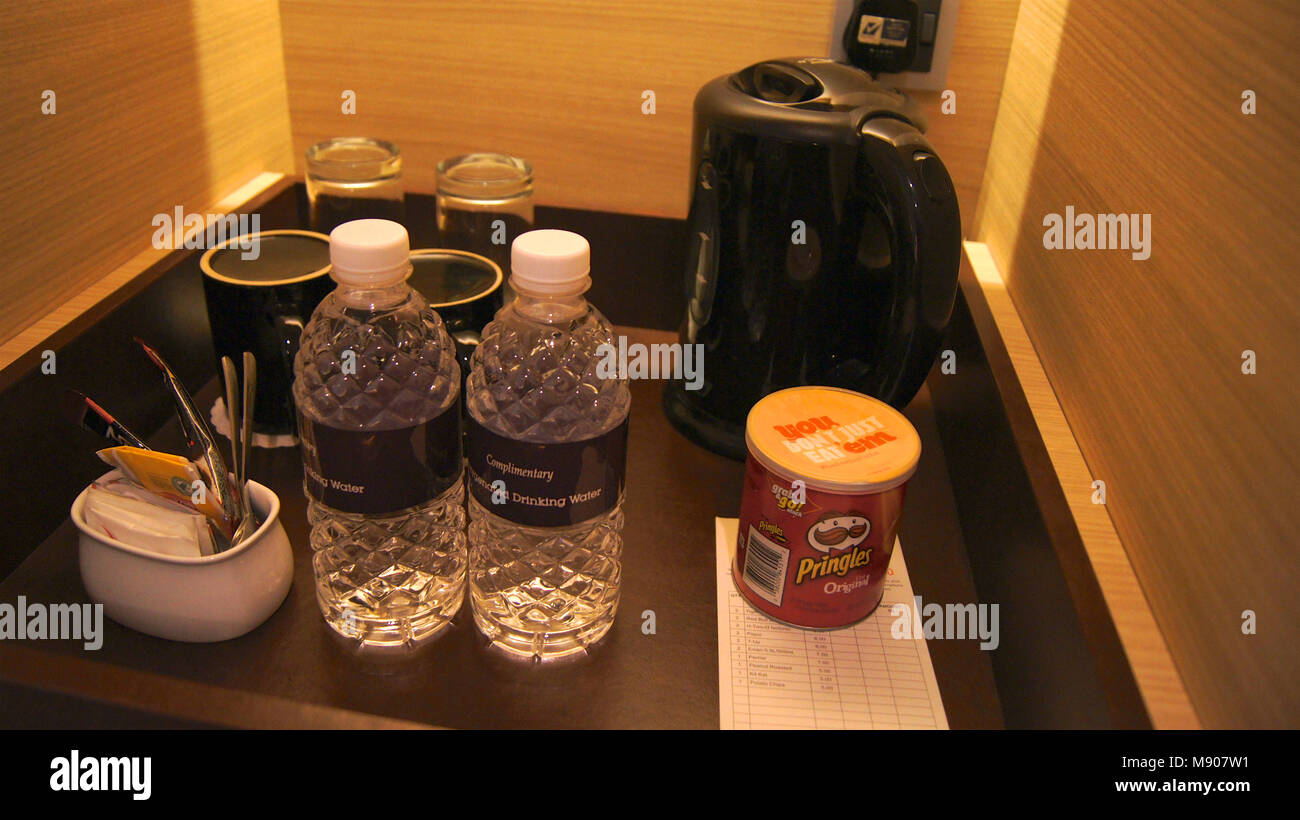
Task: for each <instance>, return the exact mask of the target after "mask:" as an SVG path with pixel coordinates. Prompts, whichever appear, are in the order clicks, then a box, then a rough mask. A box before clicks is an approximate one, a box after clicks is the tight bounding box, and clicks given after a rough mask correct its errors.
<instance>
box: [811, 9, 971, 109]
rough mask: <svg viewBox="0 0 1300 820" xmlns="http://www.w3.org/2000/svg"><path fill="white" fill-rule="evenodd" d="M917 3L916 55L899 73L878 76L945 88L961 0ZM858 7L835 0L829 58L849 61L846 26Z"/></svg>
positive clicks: (914, 85) (889, 80) (932, 88)
mask: <svg viewBox="0 0 1300 820" xmlns="http://www.w3.org/2000/svg"><path fill="white" fill-rule="evenodd" d="M913 1H914V2H915V3H916V5H917V11H918V17H917V32H916V34H917V37H918V38H919V39H918V42H917V48H916V57H915V59H913V60H912V65H911V67H910V69H909V70H907V71H902V72H899V73H897V74H881V75H880V77H879V79H880V80H881V81H883V82H885V83H887V84H889V85H894V86H898V87H899V88H911V89H916V90H922V91H940V90H943V89H944V88H946V85H945V83H946V82H947V79H948V59H949V57H950V56H951V54H952V41H953V38H954V37H955V34H956V30H957V6H958V5H959V0H913ZM856 6H857V0H835V15H834V18H833V19H832V20H831V33H830V43H831V44H830V51H829V53H830V57H831V59H833V60H838V61H840V62H847V61H848V58H847V55H846V54H845V53H844V43H843V38H844V27H845V26H847V25H848V23H849V17H850V15H852V14H853V10H854V8H855V7H856Z"/></svg>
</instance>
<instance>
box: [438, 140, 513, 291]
mask: <svg viewBox="0 0 1300 820" xmlns="http://www.w3.org/2000/svg"><path fill="white" fill-rule="evenodd" d="M437 207H438V245H439V246H440V247H443V248H450V249H453V250H460V251H469V252H470V253H477V254H479V255H480V256H486V257H487V258H488V259H491V260H492V261H493V262H496V263H497V265H499V266H500V267H501V269H502V270H505V271H508V270H510V243H512V242H514V241H515V237H517V236H519V234H521V233H524V232H525V231H529V230H532V227H533V167H532V166H531V165H529V164H528V162H527V161H526V160H522V159H519V158H518V157H511V156H507V155H505V154H485V153H480V154H465V155H464V156H459V157H451V158H450V159H444V160H443V161H442V162H440V163H438V206H437ZM505 300H506V301H508V300H509V294H507V295H506V299H505Z"/></svg>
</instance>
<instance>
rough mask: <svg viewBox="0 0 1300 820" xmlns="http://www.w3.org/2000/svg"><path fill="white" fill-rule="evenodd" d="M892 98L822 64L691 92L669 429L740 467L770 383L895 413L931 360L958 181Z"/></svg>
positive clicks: (853, 72)
mask: <svg viewBox="0 0 1300 820" xmlns="http://www.w3.org/2000/svg"><path fill="white" fill-rule="evenodd" d="M924 128H925V120H924V118H923V117H922V116H921V113H920V111H919V110H918V108H917V107H916V106H915V104H914V103H913V102H912V101H911V100H909V99H908V98H907V97H905V96H904V95H902V94H900V93H898V92H895V91H893V90H891V89H888V88H886V87H884V86H881V85H878V84H877V83H876V82H875V81H873V80H872V79H871V77H870V76H869V75H868V74H867V73H866V72H864V71H861V70H859V69H856V68H853V67H851V66H847V65H842V64H840V63H836V62H833V61H831V60H828V59H824V58H815V57H805V58H789V59H782V60H771V61H767V62H763V63H758V64H756V65H753V66H750V67H749V68H746V69H744V70H742V71H740V72H737V73H736V74H731V75H726V76H723V77H719V78H717V79H715V80H713V81H711V82H709V83H708V84H707V85H705V86H704V87H703V88H702V89H701V90H700V92H699V94H698V95H697V96H696V98H695V123H694V134H693V156H692V168H693V169H694V192H693V194H692V197H691V209H690V214H689V217H688V222H689V231H690V234H689V235H690V248H689V252H688V255H687V270H686V287H687V309H686V316H685V318H684V320H683V322H682V326H681V334H680V337H681V342H682V343H683V344H697V345H702V355H703V358H702V363H703V378H702V379H700V378H696V379H694V380H691V381H686V380H684V379H682V380H676V381H671V382H669V384H668V386H667V388H666V390H665V393H664V409H665V412H666V413H667V415H668V418H669V419H670V420H671V421H672V422H673V424H674V425H675V426H676V427H677V428H678V429H679V430H681V431H682V432H683V433H684V434H685V435H687V436H688V437H689V438H691V439H692V440H694V441H696V442H697V443H699V444H701V445H703V446H705V447H707V448H708V449H710V450H713V451H715V452H719V453H722V454H724V455H728V456H731V457H733V458H743V457H744V456H745V433H744V428H745V418H746V416H747V415H748V413H749V409H750V408H751V407H752V406H753V405H754V403H755V402H757V401H758V400H759V399H761V398H762V397H763V396H765V395H767V394H768V393H771V392H773V391H775V390H780V389H783V388H786V387H794V386H797V385H804V384H822V385H830V386H834V387H845V388H848V389H851V390H857V391H860V392H862V393H866V394H868V395H870V396H874V397H876V398H878V399H881V400H883V401H886V402H888V403H889V404H891V405H893V406H895V407H898V408H902V407H903V406H905V405H906V404H907V403H908V402H909V401H911V400H912V397H913V396H915V395H916V392H917V391H918V390H919V389H920V387H921V384H922V383H923V382H924V381H925V378H926V375H927V374H928V373H929V371H930V368H931V366H932V365H933V364H934V361H935V358H936V357H937V355H938V352H939V345H940V343H941V341H942V339H943V335H944V332H945V330H946V328H947V324H948V317H949V314H950V313H951V311H952V305H953V299H954V298H955V296H956V290H957V268H958V263H959V255H960V250H961V219H960V216H959V213H958V209H957V197H956V194H955V192H954V191H953V186H952V181H951V179H949V177H948V172H947V170H946V169H945V168H944V166H943V163H942V162H941V161H940V160H939V158H938V156H937V155H936V154H935V152H934V149H933V148H932V147H931V146H930V144H929V143H928V142H927V141H926V140H925V137H923V136H922V131H923V130H924Z"/></svg>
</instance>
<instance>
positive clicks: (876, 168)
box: [856, 117, 961, 408]
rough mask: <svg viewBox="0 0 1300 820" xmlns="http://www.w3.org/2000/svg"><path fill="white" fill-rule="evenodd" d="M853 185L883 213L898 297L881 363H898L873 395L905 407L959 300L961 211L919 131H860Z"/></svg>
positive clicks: (871, 123)
mask: <svg viewBox="0 0 1300 820" xmlns="http://www.w3.org/2000/svg"><path fill="white" fill-rule="evenodd" d="M861 135H862V138H861V140H860V142H859V148H858V168H857V173H856V180H857V184H858V185H859V186H860V190H862V191H864V192H865V193H867V194H868V195H875V196H879V197H880V198H881V199H882V200H883V201H884V203H885V205H886V206H887V208H888V213H889V219H888V224H889V226H890V232H891V234H892V236H891V243H892V245H893V248H892V255H893V257H894V259H895V264H896V266H897V273H898V281H899V286H898V291H897V293H898V296H897V297H896V298H897V300H898V301H897V302H896V304H895V305H894V310H893V311H892V313H893V316H894V319H893V326H892V327H890V328H889V329H888V333H887V334H886V338H888V339H889V340H890V341H889V347H888V349H887V350H885V351H884V352H883V355H882V356H881V357H880V359H879V361H885V362H887V361H896V362H900V364H899V365H898V366H897V367H896V368H895V369H894V370H893V371H892V373H891V374H890V377H889V379H888V380H887V381H886V382H885V383H883V384H878V385H876V388H877V392H875V393H873V395H875V396H876V397H877V398H879V399H881V400H882V401H885V402H888V403H889V404H892V405H893V406H895V407H899V408H901V407H904V406H905V405H907V403H908V402H910V401H911V400H912V398H913V397H914V396H915V395H916V393H917V391H918V390H920V389H921V385H922V384H923V383H924V382H925V378H926V376H927V375H928V374H929V372H930V368H931V367H932V366H933V365H934V361H935V358H936V357H937V356H938V354H939V345H940V344H941V343H942V341H943V338H944V334H945V333H946V332H947V329H948V319H949V317H950V316H951V314H952V306H953V301H954V300H955V299H956V296H957V268H958V265H959V264H960V261H961V214H960V212H959V211H958V207H957V195H956V192H955V191H954V190H953V187H952V180H951V179H950V178H949V177H948V171H947V169H945V168H944V166H943V163H942V162H940V160H939V157H938V156H936V154H935V152H934V149H933V148H932V147H931V146H930V143H929V142H927V141H926V139H925V137H923V136H922V135H921V133H920V132H919V131H917V130H916V129H915V128H913V127H912V126H911V125H910V124H909V123H907V122H904V121H902V120H897V119H892V118H886V117H878V118H874V119H871V120H867V121H866V122H865V123H863V125H862V127H861Z"/></svg>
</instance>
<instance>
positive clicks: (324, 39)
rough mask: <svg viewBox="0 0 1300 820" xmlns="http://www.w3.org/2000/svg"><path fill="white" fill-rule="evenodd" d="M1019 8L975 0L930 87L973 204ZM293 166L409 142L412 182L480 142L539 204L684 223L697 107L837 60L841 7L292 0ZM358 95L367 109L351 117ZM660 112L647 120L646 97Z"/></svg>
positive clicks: (417, 186)
mask: <svg viewBox="0 0 1300 820" xmlns="http://www.w3.org/2000/svg"><path fill="white" fill-rule="evenodd" d="M1017 2H1018V0H963V2H962V4H961V7H960V11H959V19H958V26H957V39H956V40H955V41H954V45H953V52H952V58H951V68H950V71H949V83H950V86H951V88H952V89H953V90H955V91H956V92H957V112H956V114H955V115H943V114H941V113H940V110H939V102H940V92H918V93H917V94H916V96H917V98H918V99H919V100H920V101H921V102H922V104H923V105H924V107H925V109H926V111H927V116H928V117H929V120H930V135H931V137H932V138H933V141H934V142H935V145H936V147H937V149H938V150H939V152H940V155H941V156H943V158H944V160H945V162H947V163H948V165H949V168H950V171H951V173H952V176H953V177H954V180H955V182H956V184H957V190H958V194H959V196H960V197H961V198H962V206H963V210H964V211H966V212H968V213H973V212H974V206H975V195H976V193H977V192H978V189H979V184H980V180H981V178H982V176H983V169H984V157H985V154H986V152H987V147H988V142H989V138H990V135H991V132H992V125H993V118H994V115H995V112H996V108H997V96H998V92H999V90H1000V89H1001V85H1002V71H1003V68H1004V66H1005V63H1006V56H1007V51H1008V49H1009V46H1010V41H1011V32H1012V28H1013V26H1014V22H1015V13H1016V6H1017ZM281 7H282V14H283V19H284V20H283V21H284V44H285V67H286V72H287V75H288V79H289V105H290V110H291V112H292V121H293V146H294V152H295V158H296V159H295V161H296V162H297V163H298V170H299V172H301V171H302V170H303V168H302V155H303V152H304V151H305V150H306V149H307V147H308V146H309V145H311V144H312V143H314V142H316V141H318V140H321V139H325V138H327V137H332V136H342V135H345V134H365V135H368V136H376V137H382V138H385V139H389V140H392V141H394V142H396V143H397V144H398V145H399V146H400V147H401V149H402V151H403V153H404V155H405V162H406V164H405V170H404V173H405V177H406V183H407V186H408V189H409V190H416V191H426V192H427V191H432V190H433V189H434V184H435V176H436V175H435V168H436V166H437V163H438V161H439V160H441V159H443V158H445V157H449V156H454V155H456V154H463V153H467V152H470V151H478V150H492V151H502V152H505V153H513V154H515V155H517V156H522V157H524V158H526V159H528V160H530V161H531V162H532V163H533V167H534V169H535V173H536V197H537V201H538V202H539V203H541V204H545V205H556V206H562V207H571V208H586V209H591V210H606V211H617V212H621V213H634V214H648V215H655V216H670V217H677V218H682V217H685V215H686V210H687V205H688V198H689V195H690V189H689V182H690V173H689V168H688V166H689V164H690V153H691V151H690V135H691V107H692V105H693V102H694V99H695V93H696V92H697V91H698V90H699V88H700V86H702V85H703V84H704V83H705V82H707V81H708V80H711V79H713V78H714V77H716V76H718V75H720V74H725V73H729V72H732V71H736V70H738V69H740V68H743V67H744V66H747V65H750V64H751V63H755V62H757V61H759V60H764V59H771V58H775V57H786V56H803V55H821V54H825V53H826V49H827V45H828V43H829V39H830V31H831V18H832V13H833V11H834V3H833V2H831V0H757V1H756V2H751V1H750V0H717V2H709V3H699V2H695V0H648V2H638V3H599V2H594V0H551V1H550V2H545V3H532V4H518V3H507V2H504V1H503V0H491V1H490V2H481V1H478V0H476V1H475V2H470V1H469V0H461V1H460V2H437V3H434V2H408V3H386V2H377V1H376V0H327V1H322V0H284V2H282V3H281ZM344 90H352V91H354V92H355V93H356V113H355V115H347V114H344V113H343V112H342V100H341V95H342V93H343V91H344ZM647 90H650V91H653V92H654V94H655V113H654V114H653V115H648V114H643V113H642V102H643V98H642V92H644V91H647Z"/></svg>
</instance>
